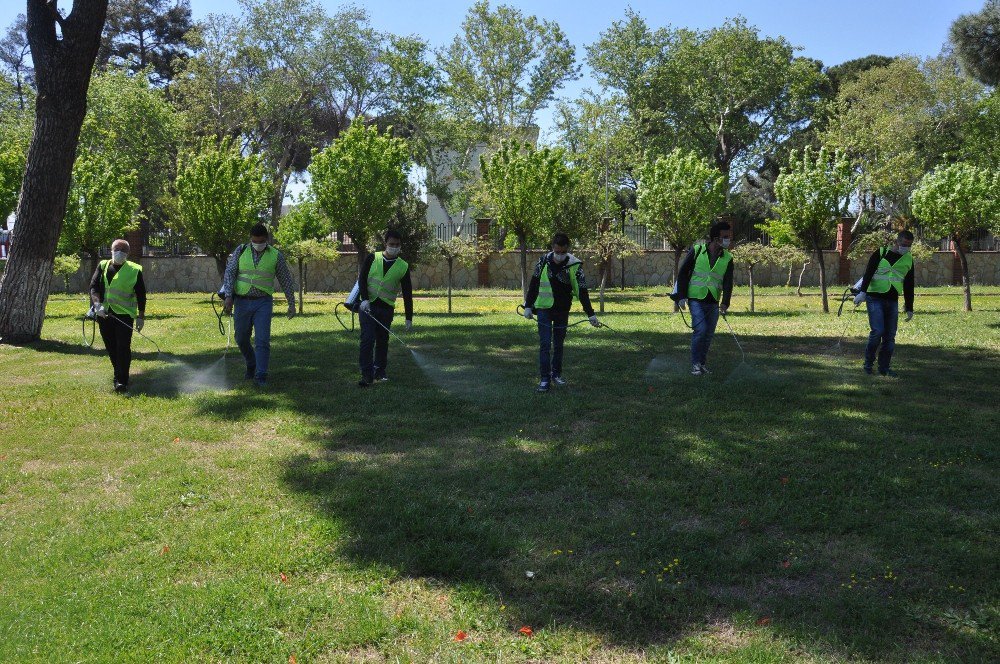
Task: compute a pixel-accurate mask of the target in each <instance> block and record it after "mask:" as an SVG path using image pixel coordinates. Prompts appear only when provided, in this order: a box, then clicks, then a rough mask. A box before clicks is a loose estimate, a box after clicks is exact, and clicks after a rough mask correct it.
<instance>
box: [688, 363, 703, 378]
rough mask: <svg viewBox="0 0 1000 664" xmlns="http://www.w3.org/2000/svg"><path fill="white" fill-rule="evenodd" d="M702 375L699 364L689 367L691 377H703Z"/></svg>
mask: <svg viewBox="0 0 1000 664" xmlns="http://www.w3.org/2000/svg"><path fill="white" fill-rule="evenodd" d="M704 374H705V372H704V371H702V370H701V365H700V364H692V365H691V375H692V376H703V375H704Z"/></svg>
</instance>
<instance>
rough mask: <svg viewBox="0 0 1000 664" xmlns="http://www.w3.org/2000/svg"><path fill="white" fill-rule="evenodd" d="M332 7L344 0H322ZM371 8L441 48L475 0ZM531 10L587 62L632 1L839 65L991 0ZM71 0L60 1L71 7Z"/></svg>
mask: <svg viewBox="0 0 1000 664" xmlns="http://www.w3.org/2000/svg"><path fill="white" fill-rule="evenodd" d="M321 4H322V5H323V6H325V7H326V8H327V9H328V11H330V12H331V13H332V12H333V11H335V10H336V9H337V8H338V7H341V6H343V5H344V4H345V3H343V2H330V1H328V0H326V1H323V0H321ZM355 4H357V5H359V6H362V7H365V8H366V9H367V10H368V11H369V13H370V15H371V18H372V24H373V25H374V26H375V27H376V28H378V29H381V30H386V31H389V32H393V33H397V34H415V35H419V36H421V37H423V38H424V39H426V40H427V41H428V42H430V44H431V45H432V46H434V47H439V46H443V45H445V44H447V43H448V42H450V41H451V39H452V38H453V37H454V36H455V35H456V34H457V33H458V31H459V29H460V27H461V23H462V19H463V18H464V16H465V13H466V11H467V10H468V8H469V6H470V5H471V4H472V0H423V1H422V2H417V1H406V2H402V1H393V0H368V1H367V2H357V3H355ZM492 4H494V5H496V4H497V3H496V2H493V3H492ZM505 4H510V5H514V6H516V7H518V8H520V9H521V10H522V11H523V12H524V13H526V14H534V15H536V16H538V17H539V18H544V19H548V20H552V21H555V22H556V23H558V24H559V26H560V27H561V28H562V30H563V31H564V32H565V33H566V35H567V37H568V38H569V40H570V41H571V42H572V43H573V44H574V46H576V49H577V59H578V61H579V62H581V63H583V64H584V65H585V63H584V58H585V57H586V51H585V46H586V45H588V44H591V43H593V42H594V41H596V40H597V39H598V37H599V35H600V33H601V32H602V31H603V30H605V29H607V28H608V26H610V25H611V23H612V22H613V21H615V20H619V19H621V18H622V17H623V16H624V14H625V10H626V8H627V7H629V6H631V7H632V8H633V9H635V10H636V11H637V12H639V14H641V15H642V16H643V17H644V18H645V19H646V21H647V22H648V23H649V24H650V25H651V26H652V27H654V28H655V27H661V26H665V25H671V26H674V27H686V28H694V29H708V28H711V27H714V26H717V25H720V24H721V23H722V22H723V21H725V19H726V18H730V17H733V16H736V15H742V16H744V17H746V18H747V20H748V21H749V22H750V23H751V24H752V25H756V26H757V27H758V28H759V29H760V30H761V33H762V34H764V35H767V36H777V35H781V36H784V37H786V38H787V39H788V40H789V41H790V42H791V43H792V44H793V45H795V46H800V47H802V50H801V51H800V54H801V55H804V56H807V57H811V58H816V59H818V60H821V61H822V62H823V63H824V64H826V65H835V64H839V63H841V62H844V61H846V60H851V59H853V58H858V57H862V56H865V55H869V54H872V53H878V54H880V55H901V54H909V55H916V56H921V57H925V56H932V55H937V54H938V53H939V52H940V50H941V46H942V44H944V42H945V40H946V39H947V36H948V27H949V26H950V25H951V22H952V21H953V20H954V19H955V18H956V17H957V16H958V15H960V14H963V13H967V12H973V11H978V10H979V9H980V8H982V6H983V4H984V0H825V1H824V0H813V1H810V0H740V1H736V0H660V1H659V2H656V1H653V0H631V2H616V1H610V2H609V1H608V0H600V1H599V0H548V1H546V2H528V1H524V0H507V2H506V3H505ZM70 5H71V2H70V1H69V0H62V2H61V3H60V6H62V7H65V8H68V7H69V6H70ZM25 6H26V3H25V2H24V1H23V0H21V1H18V0H5V1H4V2H0V27H3V28H4V31H6V26H8V25H10V24H11V22H13V20H14V18H15V16H16V15H17V14H18V13H21V12H24V11H25ZM191 9H192V11H193V13H194V17H195V19H196V20H197V19H199V18H203V17H205V16H206V15H208V14H211V13H229V14H238V13H239V2H238V1H237V0H191ZM588 87H589V88H596V83H595V82H594V80H593V79H592V78H591V77H590V76H589V73H588V71H587V69H586V66H584V71H583V77H582V78H581V79H580V80H578V81H573V82H571V83H570V84H568V85H567V86H566V87H565V88H564V89H563V90H562V91H560V93H559V94H560V96H561V97H566V98H570V99H572V98H575V97H577V96H579V93H580V92H581V91H582V90H584V89H586V88H588ZM551 119H552V114H551V109H548V110H546V111H543V112H542V113H541V114H540V115H539V118H538V124H539V125H540V126H541V128H542V133H543V137H544V136H545V135H546V134H547V133H548V132H549V130H550V129H551Z"/></svg>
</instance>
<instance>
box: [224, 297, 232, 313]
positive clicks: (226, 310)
mask: <svg viewBox="0 0 1000 664" xmlns="http://www.w3.org/2000/svg"><path fill="white" fill-rule="evenodd" d="M222 313H223V315H225V316H232V315H233V298H232V296H229V297H227V298H226V301H225V302H223V303H222Z"/></svg>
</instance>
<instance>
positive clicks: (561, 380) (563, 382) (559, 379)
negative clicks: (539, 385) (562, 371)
mask: <svg viewBox="0 0 1000 664" xmlns="http://www.w3.org/2000/svg"><path fill="white" fill-rule="evenodd" d="M552 382H553V383H555V384H556V385H558V386H559V387H563V386H564V385H566V379H565V378H563V377H562V376H553V377H552Z"/></svg>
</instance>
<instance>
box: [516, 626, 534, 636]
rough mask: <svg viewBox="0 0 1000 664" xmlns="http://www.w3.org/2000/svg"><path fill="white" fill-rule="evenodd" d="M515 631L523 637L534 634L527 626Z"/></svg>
mask: <svg viewBox="0 0 1000 664" xmlns="http://www.w3.org/2000/svg"><path fill="white" fill-rule="evenodd" d="M517 631H518V633H519V634H523V635H524V636H532V635H533V634H534V633H535V632H534V631H532V629H531V628H530V627H528V626H527V625H524V626H522V627H521V629H519V630H517Z"/></svg>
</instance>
